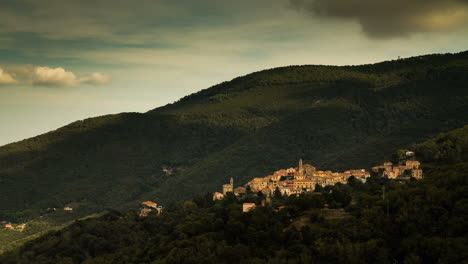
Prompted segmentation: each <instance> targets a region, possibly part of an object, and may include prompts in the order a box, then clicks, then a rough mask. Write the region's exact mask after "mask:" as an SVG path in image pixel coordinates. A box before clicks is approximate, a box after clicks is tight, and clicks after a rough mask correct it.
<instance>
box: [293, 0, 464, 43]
mask: <svg viewBox="0 0 468 264" xmlns="http://www.w3.org/2000/svg"><path fill="white" fill-rule="evenodd" d="M290 3H291V4H292V6H293V7H294V8H296V9H298V10H304V11H307V12H309V13H311V14H313V15H315V16H318V17H326V18H334V19H345V20H354V21H357V22H358V23H359V24H360V25H361V27H362V30H363V31H364V33H366V34H367V35H368V36H370V37H374V38H386V37H398V36H408V35H410V34H412V33H417V32H437V31H445V30H451V29H455V28H459V27H462V26H465V27H466V26H468V1H467V0H290Z"/></svg>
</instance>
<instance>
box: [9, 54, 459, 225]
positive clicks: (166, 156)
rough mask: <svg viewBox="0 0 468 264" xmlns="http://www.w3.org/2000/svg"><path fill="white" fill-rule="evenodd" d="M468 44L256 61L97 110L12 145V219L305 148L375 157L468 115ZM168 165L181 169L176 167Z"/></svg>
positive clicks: (297, 154)
mask: <svg viewBox="0 0 468 264" xmlns="http://www.w3.org/2000/svg"><path fill="white" fill-rule="evenodd" d="M467 87H468V52H462V53H458V54H440V55H428V56H420V57H414V58H409V59H403V60H398V61H387V62H382V63H378V64H372V65H362V66H345V67H336V66H314V65H311V66H290V67H283V68H276V69H271V70H265V71H261V72H256V73H252V74H249V75H246V76H244V77H239V78H236V79H234V80H232V81H230V82H224V83H221V84H219V85H216V86H214V87H211V88H209V89H206V90H202V91H200V92H198V93H195V94H192V95H190V96H187V97H184V98H182V99H181V100H179V101H178V102H176V103H174V104H169V105H166V106H164V107H160V108H157V109H154V110H152V111H150V112H148V113H144V114H139V113H122V114H118V115H109V116H102V117H96V118H90V119H86V120H82V121H77V122H74V123H72V124H69V125H67V126H65V127H63V128H60V129H58V130H56V131H52V132H49V133H47V134H44V135H41V136H38V137H34V138H31V139H27V140H24V141H21V142H17V143H13V144H9V145H6V146H3V147H1V148H0V220H3V219H9V220H20V219H22V218H27V217H30V216H35V215H37V214H39V213H41V212H42V211H43V210H45V209H46V208H48V207H61V206H64V205H65V204H67V203H70V202H74V203H79V205H80V206H79V207H78V208H77V209H76V210H75V213H76V214H77V215H85V214H89V213H93V212H97V211H100V210H102V209H105V208H125V207H127V206H129V205H133V204H134V203H135V202H136V201H139V200H142V199H151V200H155V201H157V202H159V203H167V202H169V201H171V200H180V199H183V198H188V197H190V196H192V195H193V194H194V193H200V192H204V191H214V190H217V189H219V188H220V187H219V186H220V184H222V183H225V182H226V181H227V180H228V179H229V178H230V177H234V179H235V185H243V184H244V183H246V181H247V180H248V179H251V178H253V177H258V176H265V174H268V173H270V172H272V171H274V170H276V169H277V168H285V167H288V166H293V165H294V164H296V162H297V160H298V159H299V158H303V159H304V160H305V162H308V163H311V164H314V165H315V166H317V167H319V168H323V169H333V170H340V169H348V168H365V167H369V166H371V165H374V164H377V163H379V162H381V161H383V160H384V158H385V157H388V156H389V155H390V154H391V153H392V152H393V151H394V150H395V149H396V148H399V147H405V148H414V145H415V144H416V143H419V142H422V141H424V140H426V139H429V138H431V137H433V136H435V135H436V134H438V133H440V132H444V131H449V130H452V129H455V128H459V127H462V126H464V125H466V124H468V89H467ZM163 169H168V171H172V173H170V174H169V173H165V172H164V171H163Z"/></svg>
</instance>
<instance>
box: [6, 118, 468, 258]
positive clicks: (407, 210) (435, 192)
mask: <svg viewBox="0 0 468 264" xmlns="http://www.w3.org/2000/svg"><path fill="white" fill-rule="evenodd" d="M415 147H416V149H417V151H418V153H419V158H422V164H423V166H424V171H425V178H424V179H423V180H418V181H408V182H405V183H399V182H397V181H395V180H389V179H385V178H380V177H371V178H369V179H368V180H367V182H366V183H365V184H363V183H361V182H360V181H356V180H353V179H350V180H349V181H348V184H346V185H344V184H341V183H338V184H336V185H335V186H326V187H325V191H323V192H317V191H316V192H314V193H307V194H302V195H300V196H298V197H295V196H290V197H288V198H287V199H286V198H284V197H276V196H275V197H273V198H272V199H273V204H274V205H273V207H270V206H265V207H263V206H257V207H256V208H255V209H254V210H253V211H251V212H249V213H242V205H241V203H242V202H241V201H238V200H237V199H236V197H235V196H233V195H232V196H229V195H228V196H227V197H226V198H225V199H224V200H222V201H213V200H212V196H211V195H210V194H208V195H207V196H205V197H201V196H199V197H197V198H195V199H193V201H185V202H177V203H174V204H171V205H170V206H168V207H167V208H166V210H165V211H164V212H163V213H162V214H161V215H160V216H157V215H156V214H150V215H149V216H148V217H143V218H142V217H138V214H137V213H136V212H135V211H129V212H128V213H126V214H122V213H120V212H117V211H113V212H109V213H107V214H105V215H104V216H102V217H99V218H92V219H87V220H82V221H76V222H75V223H74V224H72V225H70V226H69V227H66V228H64V229H63V230H60V231H56V232H50V233H48V234H46V235H44V236H42V237H40V238H38V239H36V240H33V241H30V242H27V243H26V244H25V245H24V246H22V247H21V248H19V249H17V250H15V251H11V252H8V253H6V254H4V255H3V256H0V262H1V263H5V264H9V263H11V264H13V263H15V264H17V263H37V264H40V263H122V264H123V263H148V264H149V263H167V264H171V263H193V264H195V263H233V264H234V263H259V264H263V263H264V264H267V263H289V264H295V263H396V262H398V263H463V262H466V259H467V258H468V243H467V237H468V230H467V229H466V225H467V220H468V219H467V216H468V193H467V188H468V126H465V127H464V128H461V129H457V130H454V131H450V132H448V133H444V134H440V135H438V136H437V137H435V138H433V139H431V140H429V141H426V142H424V143H422V144H418V145H416V146H415ZM383 190H385V194H384V195H383V193H382V191H383ZM247 199H249V198H248V197H247ZM254 199H255V198H254ZM251 202H252V201H251ZM325 203H327V204H329V205H332V204H337V203H339V204H340V205H341V206H342V207H344V209H342V208H340V209H331V210H330V209H324V207H325ZM278 205H284V206H285V208H283V209H281V210H274V209H275V207H276V206H278ZM341 206H340V207H341Z"/></svg>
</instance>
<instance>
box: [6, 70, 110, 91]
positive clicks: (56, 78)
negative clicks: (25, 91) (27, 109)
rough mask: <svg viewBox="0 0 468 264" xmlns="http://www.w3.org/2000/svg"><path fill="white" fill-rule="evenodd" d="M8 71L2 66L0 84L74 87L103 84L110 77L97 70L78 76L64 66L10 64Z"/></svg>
mask: <svg viewBox="0 0 468 264" xmlns="http://www.w3.org/2000/svg"><path fill="white" fill-rule="evenodd" d="M7 69H8V73H6V72H5V71H3V70H2V68H0V84H12V83H26V84H29V85H33V86H46V87H74V86H77V85H80V84H91V85H103V84H106V83H108V82H109V81H110V77H109V76H107V75H105V74H102V73H99V72H95V73H93V74H92V75H91V76H88V77H81V78H78V77H77V76H76V74H75V73H73V72H70V71H66V70H65V69H64V68H62V67H57V68H51V67H47V66H31V65H14V66H8V67H7Z"/></svg>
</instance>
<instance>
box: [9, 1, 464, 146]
mask: <svg viewBox="0 0 468 264" xmlns="http://www.w3.org/2000/svg"><path fill="white" fill-rule="evenodd" d="M467 49H468V0H443V1H441V0H236V1H231V0H132V1H131V0H93V1H91V0H80V1H74V0H41V1H38V0H2V1H1V4H0V145H4V144H8V143H11V142H15V141H19V140H22V139H25V138H29V137H32V136H36V135H39V134H42V133H45V132H48V131H50V130H54V129H57V128H59V127H61V126H64V125H66V124H68V123H71V122H73V121H76V120H81V119H85V118H88V117H94V116H100V115H105V114H113V113H119V112H146V111H149V110H151V109H154V108H156V107H158V106H162V105H165V104H167V103H172V102H174V101H176V100H177V99H179V98H181V97H183V96H185V95H188V94H191V93H194V92H197V91H199V90H201V89H205V88H208V87H210V86H212V85H215V84H217V83H220V82H223V81H228V80H231V79H233V78H235V77H238V76H241V75H245V74H248V73H251V72H254V71H259V70H263V69H268V68H274V67H279V66H287V65H303V64H327V65H356V64H365V63H374V62H379V61H384V60H392V59H396V58H397V57H398V56H401V57H410V56H416V55H422V54H430V53H447V52H452V53H453V52H460V51H464V50H467Z"/></svg>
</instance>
